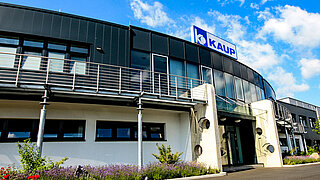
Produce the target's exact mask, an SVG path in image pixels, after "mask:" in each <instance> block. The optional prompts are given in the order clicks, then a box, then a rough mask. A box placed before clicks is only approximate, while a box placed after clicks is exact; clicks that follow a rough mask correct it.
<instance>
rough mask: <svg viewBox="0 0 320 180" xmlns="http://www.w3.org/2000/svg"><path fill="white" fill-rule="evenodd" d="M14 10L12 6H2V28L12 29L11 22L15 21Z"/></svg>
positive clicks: (0, 23)
mask: <svg viewBox="0 0 320 180" xmlns="http://www.w3.org/2000/svg"><path fill="white" fill-rule="evenodd" d="M13 14H14V11H13V10H12V8H8V7H0V29H1V30H10V28H11V24H12V23H13Z"/></svg>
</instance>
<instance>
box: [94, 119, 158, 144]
mask: <svg viewBox="0 0 320 180" xmlns="http://www.w3.org/2000/svg"><path fill="white" fill-rule="evenodd" d="M96 130H97V131H96V140H97V141H103V140H106V141H108V140H109V141H110V140H112V141H116V140H120V141H123V140H125V141H136V140H137V138H138V126H137V123H136V122H119V121H117V122H116V121H97V129H96ZM142 138H143V139H144V140H164V124H162V123H143V124H142Z"/></svg>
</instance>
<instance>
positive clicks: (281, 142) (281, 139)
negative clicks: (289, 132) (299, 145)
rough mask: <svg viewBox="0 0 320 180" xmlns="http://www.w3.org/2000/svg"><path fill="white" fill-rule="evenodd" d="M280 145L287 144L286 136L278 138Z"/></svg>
mask: <svg viewBox="0 0 320 180" xmlns="http://www.w3.org/2000/svg"><path fill="white" fill-rule="evenodd" d="M279 143H280V146H288V141H287V139H286V138H279Z"/></svg>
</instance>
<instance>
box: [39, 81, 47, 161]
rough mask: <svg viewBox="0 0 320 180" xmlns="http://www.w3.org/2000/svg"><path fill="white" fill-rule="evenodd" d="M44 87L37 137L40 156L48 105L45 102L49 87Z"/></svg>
mask: <svg viewBox="0 0 320 180" xmlns="http://www.w3.org/2000/svg"><path fill="white" fill-rule="evenodd" d="M44 88H45V90H44V95H43V96H42V98H43V102H41V103H40V104H41V105H42V109H41V112H40V122H39V130H38V137H37V149H38V153H39V154H38V156H39V157H41V153H42V145H43V134H44V125H45V121H46V111H47V110H46V106H47V105H49V104H48V103H47V99H48V94H49V87H48V86H45V87H44Z"/></svg>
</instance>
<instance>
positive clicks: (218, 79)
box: [213, 70, 226, 96]
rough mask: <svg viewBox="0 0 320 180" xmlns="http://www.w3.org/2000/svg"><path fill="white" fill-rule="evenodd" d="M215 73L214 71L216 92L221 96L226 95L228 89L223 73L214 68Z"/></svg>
mask: <svg viewBox="0 0 320 180" xmlns="http://www.w3.org/2000/svg"><path fill="white" fill-rule="evenodd" d="M213 73H214V85H215V90H216V94H217V95H219V96H225V95H226V91H225V82H224V77H223V73H222V72H221V71H217V70H213Z"/></svg>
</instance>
